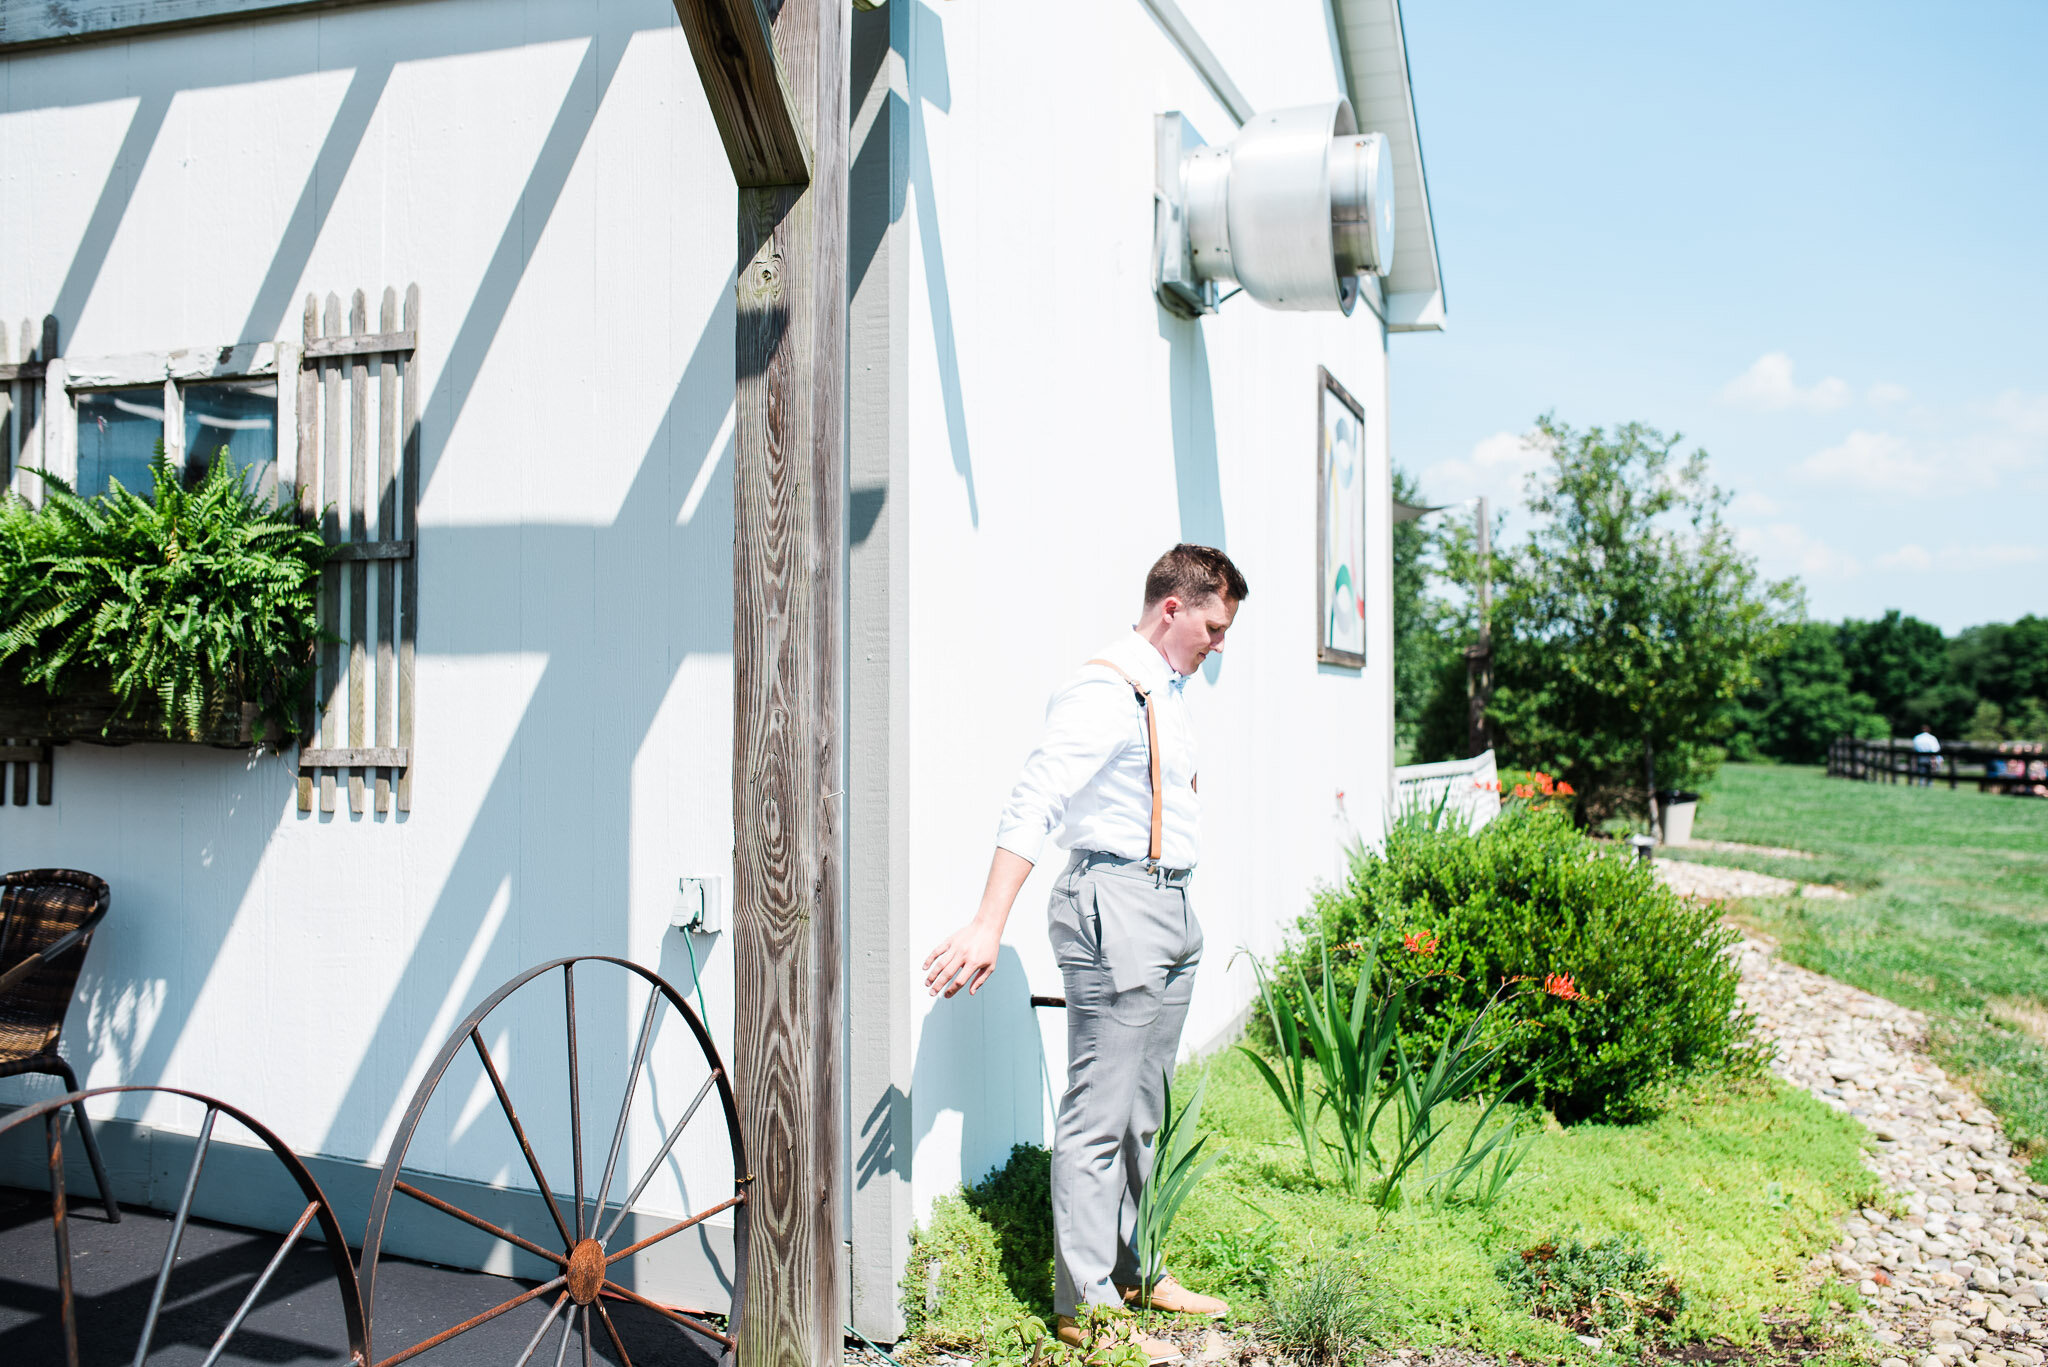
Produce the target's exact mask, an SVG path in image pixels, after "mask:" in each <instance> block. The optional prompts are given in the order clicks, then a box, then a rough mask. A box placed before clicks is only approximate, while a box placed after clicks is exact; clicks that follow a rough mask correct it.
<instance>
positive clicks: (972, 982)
mask: <svg viewBox="0 0 2048 1367" xmlns="http://www.w3.org/2000/svg"><path fill="white" fill-rule="evenodd" d="M1002 947H1003V932H1002V930H1001V929H1000V928H999V927H994V926H988V925H984V924H983V923H982V920H981V918H980V917H978V916H977V917H976V918H975V919H974V920H972V921H969V922H968V923H967V924H966V925H964V926H962V927H961V928H960V929H959V930H956V931H954V932H953V933H952V934H951V935H948V936H947V937H946V938H945V939H943V940H941V941H939V944H938V948H936V949H934V950H933V951H932V952H931V953H930V955H928V956H927V957H926V958H925V961H924V985H925V987H926V988H927V989H929V990H930V992H931V994H932V995H933V996H934V997H936V996H938V995H939V994H940V992H941V991H943V992H944V993H945V995H946V996H948V997H950V996H952V995H953V994H954V993H955V992H958V991H959V990H960V989H961V988H963V987H964V988H966V989H967V995H968V996H970V997H971V996H973V995H974V994H975V993H977V992H979V991H981V985H982V984H983V983H985V982H987V981H988V975H989V974H991V973H993V972H995V971H996V955H997V954H998V953H999V952H1001V950H1002Z"/></svg>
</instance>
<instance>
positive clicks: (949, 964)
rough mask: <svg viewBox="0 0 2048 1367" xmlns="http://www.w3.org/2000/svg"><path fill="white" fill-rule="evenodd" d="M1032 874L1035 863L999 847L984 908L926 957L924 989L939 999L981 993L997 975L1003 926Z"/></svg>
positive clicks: (984, 894) (991, 865)
mask: <svg viewBox="0 0 2048 1367" xmlns="http://www.w3.org/2000/svg"><path fill="white" fill-rule="evenodd" d="M1030 873H1031V861H1030V860H1029V859H1026V858H1025V857H1024V856H1023V855H1021V854H1018V853H1016V852H1015V851H1013V850H1006V849H1003V848H1002V847H1001V846H997V847H996V853H995V858H993V859H991V860H990V861H989V865H988V885H987V886H986V887H984V888H983V889H982V890H981V907H980V909H979V910H977V911H976V912H975V913H974V919H973V920H972V921H969V922H968V923H967V924H966V925H964V926H962V927H960V929H958V930H956V931H954V932H953V933H952V934H951V935H948V936H947V937H946V938H945V939H943V940H941V941H939V947H938V948H937V949H934V950H933V951H932V952H931V953H930V954H929V955H927V956H926V957H925V961H924V985H925V986H926V987H927V988H929V989H930V990H931V994H932V995H933V996H934V997H936V996H938V995H939V993H940V992H942V991H943V992H944V993H945V994H946V995H947V996H949V997H950V996H952V995H953V994H954V993H955V992H958V991H959V990H960V989H961V988H963V987H964V988H966V989H967V995H968V996H970V997H971V996H973V995H974V994H975V993H977V992H979V991H981V985H982V984H983V983H985V982H987V981H988V975H989V974H991V973H993V972H995V971H996V955H997V954H999V953H1001V952H1002V948H1003V926H1004V924H1005V923H1006V922H1008V921H1009V919H1010V905H1011V903H1013V902H1015V901H1016V900H1017V889H1019V888H1021V887H1023V886H1024V880H1025V878H1026V877H1028V876H1029V875H1030Z"/></svg>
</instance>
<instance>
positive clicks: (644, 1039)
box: [590, 983, 661, 1232]
mask: <svg viewBox="0 0 2048 1367" xmlns="http://www.w3.org/2000/svg"><path fill="white" fill-rule="evenodd" d="M660 1007H661V992H660V991H659V990H658V989H657V988H655V987H654V985H653V984H651V983H650V984H649V985H648V988H647V1009H646V1010H645V1011H643V1012H642V1013H641V1014H640V1040H639V1042H638V1043H637V1044H635V1045H634V1046H633V1066H632V1067H631V1068H630V1069H628V1070H627V1072H626V1099H625V1101H624V1102H622V1103H621V1104H620V1106H619V1123H618V1124H617V1125H616V1126H614V1127H613V1129H612V1151H611V1153H610V1154H608V1155H606V1157H605V1160H604V1176H603V1177H601V1178H599V1179H598V1182H597V1191H596V1192H595V1193H594V1195H595V1196H596V1198H597V1209H596V1210H595V1211H593V1212H592V1213H591V1216H590V1229H591V1230H592V1231H593V1232H595V1231H596V1230H597V1229H598V1228H599V1227H601V1226H602V1225H603V1224H604V1207H605V1202H606V1199H607V1198H608V1197H609V1196H610V1195H611V1189H612V1174H613V1173H615V1172H617V1171H618V1168H619V1149H620V1148H621V1147H622V1146H623V1145H624V1144H625V1142H626V1121H627V1120H628V1119H629V1118H630V1117H631V1116H632V1114H633V1096H634V1093H635V1092H637V1091H638V1090H639V1087H640V1068H641V1065H642V1064H644V1063H646V1062H647V1046H648V1045H649V1044H650V1043H652V1042H653V1039H654V1021H655V1014H656V1012H657V1011H658V1010H659V1009H660Z"/></svg>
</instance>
